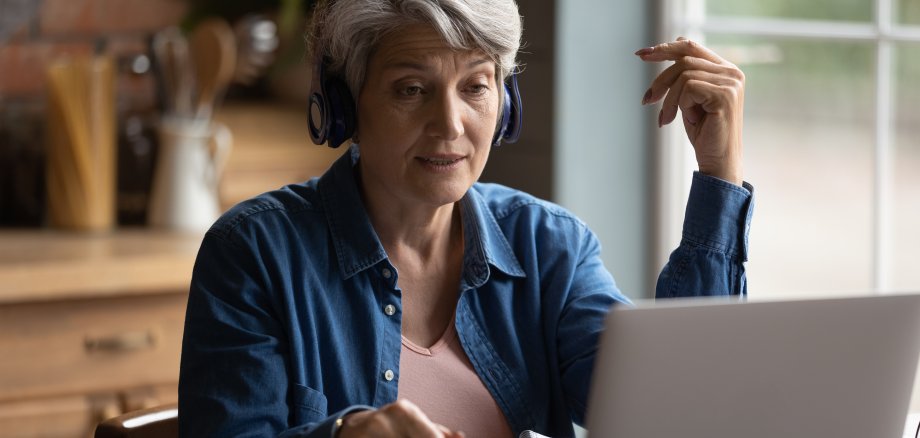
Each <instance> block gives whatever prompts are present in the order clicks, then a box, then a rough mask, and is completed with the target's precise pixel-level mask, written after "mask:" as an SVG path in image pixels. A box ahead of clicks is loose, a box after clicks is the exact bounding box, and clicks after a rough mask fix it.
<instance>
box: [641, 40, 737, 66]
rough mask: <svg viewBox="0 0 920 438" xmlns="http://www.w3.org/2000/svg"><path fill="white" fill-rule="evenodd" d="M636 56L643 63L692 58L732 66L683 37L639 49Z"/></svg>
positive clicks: (710, 51)
mask: <svg viewBox="0 0 920 438" xmlns="http://www.w3.org/2000/svg"><path fill="white" fill-rule="evenodd" d="M636 55H637V56H638V57H639V58H641V59H642V60H643V61H648V62H661V61H676V60H678V59H680V58H683V57H685V56H691V57H694V58H702V59H705V60H707V61H709V62H712V63H715V64H729V65H730V64H731V63H730V62H728V61H726V60H725V59H722V57H721V56H719V55H717V54H716V53H715V52H713V51H712V50H709V49H708V48H706V47H705V46H703V45H702V44H700V43H698V42H696V41H692V40H688V39H686V38H683V37H680V38H678V39H677V41H671V42H668V43H661V44H658V45H657V46H652V47H646V48H644V49H639V50H637V51H636Z"/></svg>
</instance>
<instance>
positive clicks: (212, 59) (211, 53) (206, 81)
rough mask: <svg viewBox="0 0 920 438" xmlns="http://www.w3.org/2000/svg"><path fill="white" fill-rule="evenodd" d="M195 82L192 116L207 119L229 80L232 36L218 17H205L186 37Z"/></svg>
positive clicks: (233, 53) (232, 60) (232, 65)
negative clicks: (195, 104) (195, 99)
mask: <svg viewBox="0 0 920 438" xmlns="http://www.w3.org/2000/svg"><path fill="white" fill-rule="evenodd" d="M189 46H190V49H191V54H192V56H191V58H192V64H193V65H194V66H195V77H196V78H197V85H198V102H197V110H196V116H197V117H199V118H210V117H211V113H212V112H213V110H214V105H215V103H216V101H217V99H218V98H220V97H221V96H222V95H223V92H224V90H225V89H226V88H227V85H229V84H230V81H231V80H232V79H233V72H234V69H235V68H236V37H235V36H234V34H233V29H232V28H231V27H230V24H228V23H227V21H226V20H224V19H222V18H209V19H207V20H205V21H203V22H201V23H200V24H199V25H198V26H196V27H195V30H194V31H193V32H192V36H191V38H190V40H189Z"/></svg>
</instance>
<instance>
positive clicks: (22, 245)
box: [0, 231, 201, 437]
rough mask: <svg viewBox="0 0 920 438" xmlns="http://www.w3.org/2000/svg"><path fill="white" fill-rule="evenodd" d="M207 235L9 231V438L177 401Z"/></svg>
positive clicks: (62, 433) (0, 336) (1, 253)
mask: <svg viewBox="0 0 920 438" xmlns="http://www.w3.org/2000/svg"><path fill="white" fill-rule="evenodd" d="M200 239H201V236H199V235H181V234H168V233H152V232H149V231H133V232H132V231H122V232H116V233H112V234H107V235H84V234H68V233H59V232H34V231H29V232H25V231H10V232H3V233H0V431H2V432H0V435H2V436H4V437H86V436H90V435H91V433H92V430H93V429H94V428H95V424H96V423H97V422H98V421H99V420H101V419H104V418H108V417H111V416H115V415H118V414H120V413H122V412H127V411H132V410H136V409H141V408H144V407H149V406H153V405H158V404H163V403H168V402H174V401H176V399H177V393H176V388H177V385H178V377H179V357H180V348H181V341H182V327H183V321H184V315H185V303H186V300H187V293H188V284H189V281H190V279H191V270H192V266H193V264H194V258H195V254H196V253H197V249H198V246H199V243H200Z"/></svg>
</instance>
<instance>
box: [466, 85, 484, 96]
mask: <svg viewBox="0 0 920 438" xmlns="http://www.w3.org/2000/svg"><path fill="white" fill-rule="evenodd" d="M469 90H470V92H471V93H473V94H485V93H486V92H487V91H489V86H488V85H483V84H474V85H470V87H469Z"/></svg>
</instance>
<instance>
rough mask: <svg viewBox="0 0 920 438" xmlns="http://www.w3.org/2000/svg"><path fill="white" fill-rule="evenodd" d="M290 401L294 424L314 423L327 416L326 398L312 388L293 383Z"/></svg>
mask: <svg viewBox="0 0 920 438" xmlns="http://www.w3.org/2000/svg"><path fill="white" fill-rule="evenodd" d="M291 401H292V403H291V404H292V406H291V409H292V411H293V413H294V424H298V425H300V424H306V423H314V422H317V421H321V420H323V419H325V418H326V417H327V416H328V415H329V414H328V413H327V412H328V406H327V402H326V396H325V395H323V393H321V392H319V391H317V390H315V389H313V388H310V387H307V386H304V385H299V384H296V383H295V384H294V386H293V388H292V400H291Z"/></svg>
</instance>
